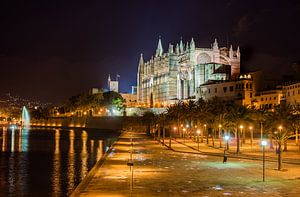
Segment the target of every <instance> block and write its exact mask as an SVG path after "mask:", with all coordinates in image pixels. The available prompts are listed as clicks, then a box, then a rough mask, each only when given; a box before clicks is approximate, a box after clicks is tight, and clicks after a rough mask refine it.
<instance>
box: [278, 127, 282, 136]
mask: <svg viewBox="0 0 300 197" xmlns="http://www.w3.org/2000/svg"><path fill="white" fill-rule="evenodd" d="M278 129H279V132H280V135H281V131H282V126H281V125H280V126H279V127H278Z"/></svg>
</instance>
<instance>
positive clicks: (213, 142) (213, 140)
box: [211, 130, 216, 146]
mask: <svg viewBox="0 0 300 197" xmlns="http://www.w3.org/2000/svg"><path fill="white" fill-rule="evenodd" d="M215 133H216V131H215V130H213V133H212V135H211V140H212V144H213V146H215V139H214V138H215Z"/></svg>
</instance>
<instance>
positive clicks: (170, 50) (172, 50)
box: [169, 43, 174, 54]
mask: <svg viewBox="0 0 300 197" xmlns="http://www.w3.org/2000/svg"><path fill="white" fill-rule="evenodd" d="M172 53H174V49H173V45H172V44H171V43H170V44H169V54H172Z"/></svg>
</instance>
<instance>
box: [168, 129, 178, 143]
mask: <svg viewBox="0 0 300 197" xmlns="http://www.w3.org/2000/svg"><path fill="white" fill-rule="evenodd" d="M173 130H174V133H175V132H176V130H177V127H173ZM171 134H172V132H170V140H169V147H170V148H171V146H172V135H171Z"/></svg>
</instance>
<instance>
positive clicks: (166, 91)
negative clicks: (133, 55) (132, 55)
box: [137, 38, 241, 107]
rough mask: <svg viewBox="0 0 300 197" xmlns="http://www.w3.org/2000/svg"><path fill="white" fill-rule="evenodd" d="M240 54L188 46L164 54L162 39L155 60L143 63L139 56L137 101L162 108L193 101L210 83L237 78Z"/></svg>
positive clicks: (182, 44) (222, 49) (230, 49)
mask: <svg viewBox="0 0 300 197" xmlns="http://www.w3.org/2000/svg"><path fill="white" fill-rule="evenodd" d="M240 56H241V55H240V50H239V47H238V48H237V50H236V51H234V50H233V48H232V46H230V48H229V49H228V48H227V47H219V45H218V42H217V40H216V39H215V41H214V43H213V44H212V46H211V48H198V47H196V44H195V42H194V39H193V38H192V39H191V41H190V43H188V42H187V43H186V44H184V43H183V41H182V39H181V40H180V42H179V44H178V43H177V44H176V45H173V44H169V48H168V50H167V51H166V52H164V50H163V47H162V42H161V38H159V40H158V45H157V49H156V53H155V56H152V57H151V59H150V60H149V61H144V58H143V55H142V54H141V57H140V61H139V65H138V73H137V100H138V102H139V103H140V104H142V105H144V106H148V107H165V106H167V105H170V104H173V103H175V102H176V101H178V100H188V99H195V98H196V90H197V88H198V87H199V86H200V85H202V84H205V83H206V82H208V81H209V80H220V81H221V80H224V81H225V80H234V79H236V78H237V77H238V75H239V74H240Z"/></svg>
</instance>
